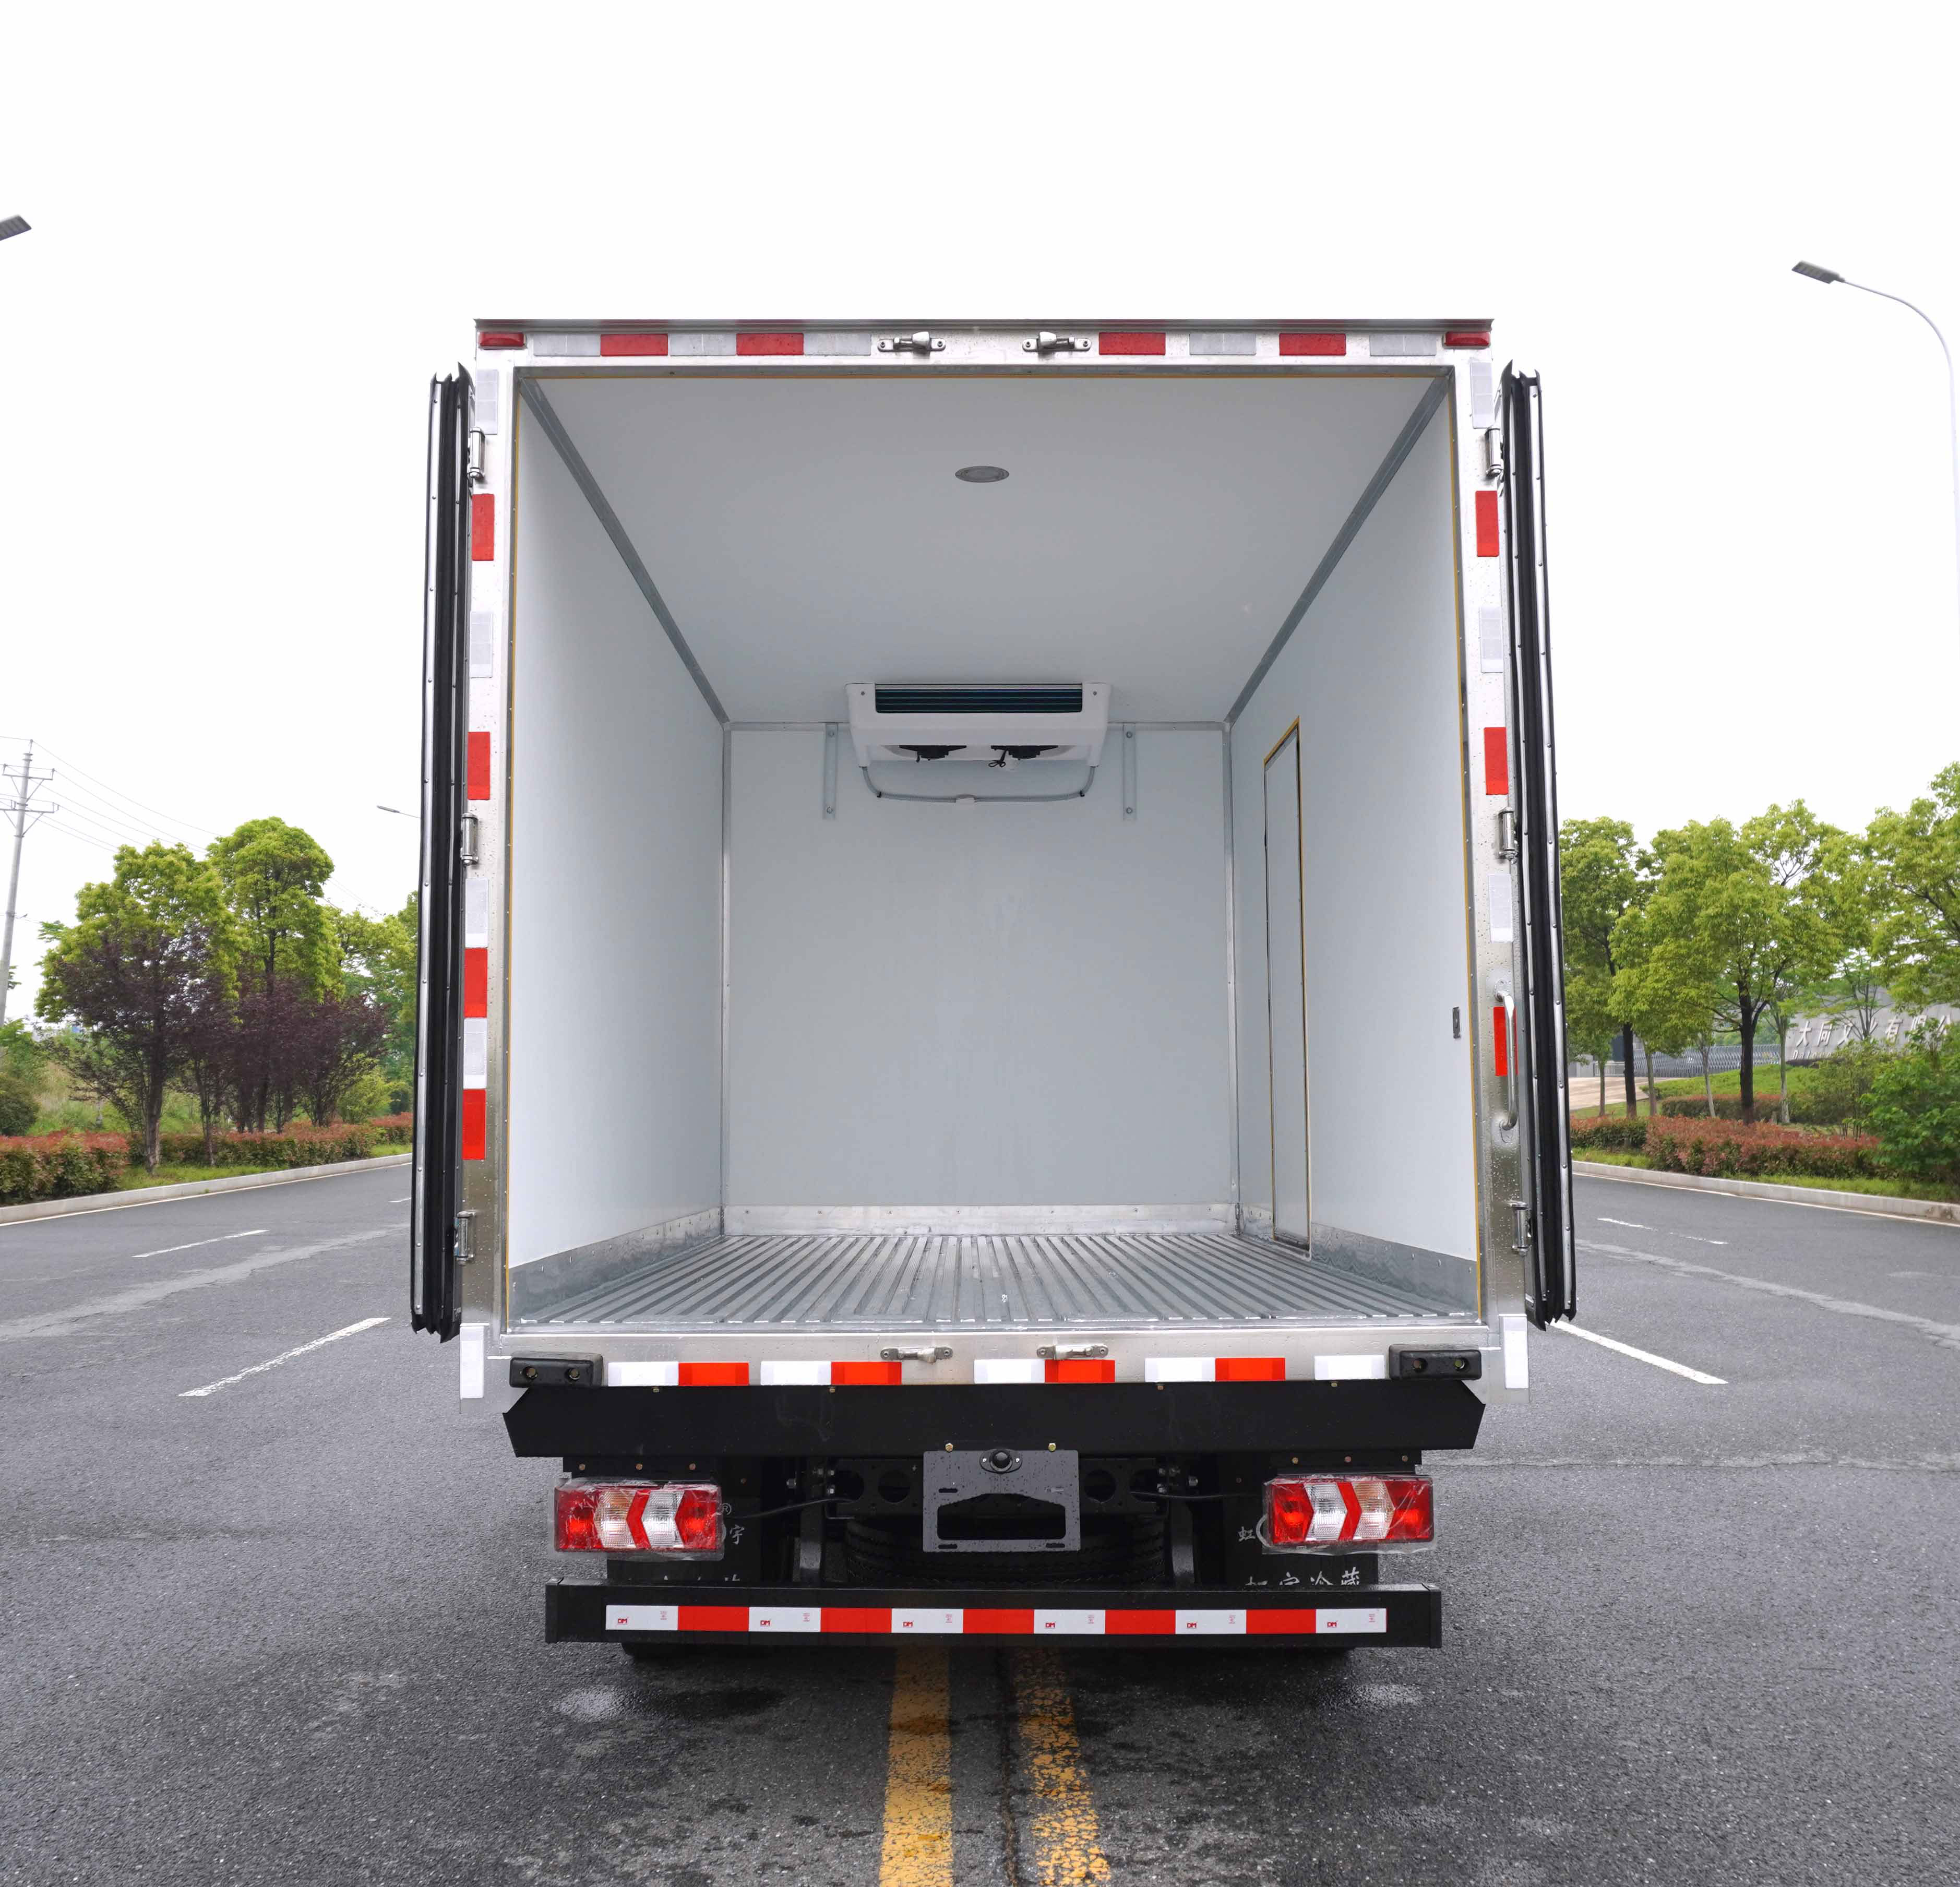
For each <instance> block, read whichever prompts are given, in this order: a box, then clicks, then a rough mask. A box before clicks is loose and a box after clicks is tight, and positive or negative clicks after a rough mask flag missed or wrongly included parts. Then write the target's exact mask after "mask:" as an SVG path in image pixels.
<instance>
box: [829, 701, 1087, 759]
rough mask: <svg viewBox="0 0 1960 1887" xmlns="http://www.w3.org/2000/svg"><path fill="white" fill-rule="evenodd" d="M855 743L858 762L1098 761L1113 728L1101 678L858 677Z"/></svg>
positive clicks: (853, 714) (853, 717)
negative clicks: (1021, 682)
mask: <svg viewBox="0 0 1960 1887" xmlns="http://www.w3.org/2000/svg"><path fill="white" fill-rule="evenodd" d="M845 695H847V696H848V698H849V702H850V705H851V745H852V746H853V747H854V749H856V753H857V758H858V765H860V766H861V767H870V766H874V765H875V766H878V767H880V768H881V769H882V768H884V767H886V766H887V765H893V764H902V765H909V766H914V767H917V768H919V769H920V770H921V772H924V771H927V770H928V769H930V768H950V767H959V768H966V767H969V766H984V767H986V768H990V769H991V770H993V771H994V772H1004V771H1006V770H1007V769H1009V768H1016V767H1023V766H1032V767H1041V768H1048V767H1058V766H1063V765H1065V766H1068V767H1069V768H1072V769H1074V771H1076V772H1080V769H1081V768H1083V766H1084V765H1087V766H1089V767H1090V768H1094V767H1096V766H1097V765H1100V764H1101V762H1102V759H1103V739H1104V737H1105V736H1106V735H1107V733H1109V685H1108V683H1104V682H1077V683H1070V684H1068V686H1055V685H1054V684H1052V683H1031V684H1029V685H1028V686H1008V687H998V686H975V687H947V686H930V685H918V686H915V685H912V684H909V683H885V682H878V683H873V682H854V683H851V686H849V687H848V688H847V689H845Z"/></svg>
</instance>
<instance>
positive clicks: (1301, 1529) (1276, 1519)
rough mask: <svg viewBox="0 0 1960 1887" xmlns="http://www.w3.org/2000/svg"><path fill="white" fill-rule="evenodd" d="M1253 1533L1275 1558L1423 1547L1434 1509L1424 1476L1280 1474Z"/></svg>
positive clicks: (1433, 1533) (1432, 1526)
mask: <svg viewBox="0 0 1960 1887" xmlns="http://www.w3.org/2000/svg"><path fill="white" fill-rule="evenodd" d="M1259 1532H1260V1537H1261V1538H1262V1540H1263V1541H1264V1542H1265V1545H1268V1547H1270V1548H1272V1549H1273V1550H1274V1551H1276V1552H1281V1553H1335V1552H1341V1551H1354V1550H1355V1549H1356V1548H1367V1549H1370V1550H1374V1549H1379V1548H1383V1547H1389V1548H1394V1547H1415V1546H1427V1545H1428V1544H1429V1543H1430V1542H1431V1541H1432V1540H1433V1539H1435V1538H1436V1504H1435V1500H1434V1498H1433V1494H1432V1491H1431V1488H1430V1478H1429V1476H1428V1475H1281V1476H1280V1477H1279V1478H1278V1480H1276V1481H1268V1482H1267V1483H1266V1517H1265V1525H1264V1526H1262V1527H1261V1529H1259Z"/></svg>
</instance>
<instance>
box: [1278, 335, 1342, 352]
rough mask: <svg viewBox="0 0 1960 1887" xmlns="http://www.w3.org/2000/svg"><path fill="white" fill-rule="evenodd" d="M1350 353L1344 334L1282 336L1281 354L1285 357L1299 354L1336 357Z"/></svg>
mask: <svg viewBox="0 0 1960 1887" xmlns="http://www.w3.org/2000/svg"><path fill="white" fill-rule="evenodd" d="M1280 352H1281V354H1282V355H1297V354H1324V355H1334V356H1337V357H1338V356H1340V355H1344V354H1345V353H1346V352H1348V337H1347V336H1346V335H1344V334H1282V335H1281V336H1280Z"/></svg>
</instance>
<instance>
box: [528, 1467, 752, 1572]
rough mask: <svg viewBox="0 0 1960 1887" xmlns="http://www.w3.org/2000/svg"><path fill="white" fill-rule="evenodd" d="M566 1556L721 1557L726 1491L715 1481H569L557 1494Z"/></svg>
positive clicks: (559, 1536) (558, 1529)
mask: <svg viewBox="0 0 1960 1887" xmlns="http://www.w3.org/2000/svg"><path fill="white" fill-rule="evenodd" d="M553 1519H554V1523H555V1524H554V1527H553V1532H554V1533H555V1537H556V1543H557V1546H558V1551H560V1552H561V1553H613V1554H621V1555H624V1554H629V1553H658V1554H662V1555H663V1556H664V1557H665V1558H669V1559H719V1558H721V1548H722V1534H721V1489H720V1488H718V1487H717V1486H716V1485H715V1484H714V1482H713V1481H563V1482H562V1483H560V1484H559V1485H558V1488H556V1489H555V1493H554V1499H553Z"/></svg>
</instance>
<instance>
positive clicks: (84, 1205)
mask: <svg viewBox="0 0 1960 1887" xmlns="http://www.w3.org/2000/svg"><path fill="white" fill-rule="evenodd" d="M412 1157H413V1156H412V1154H378V1155H376V1156H375V1157H372V1158H371V1159H368V1160H336V1161H334V1163H333V1164H332V1165H331V1166H281V1167H278V1168H276V1169H274V1170H273V1171H272V1172H271V1173H238V1174H236V1175H235V1176H233V1177H232V1178H231V1179H187V1180H186V1181H184V1182H183V1184H182V1185H174V1186H135V1187H132V1189H130V1190H129V1192H84V1193H83V1194H81V1195H80V1196H79V1197H78V1198H73V1199H35V1200H33V1201H30V1203H29V1204H26V1205H6V1206H0V1225H11V1224H17V1223H18V1222H19V1221H20V1220H23V1219H59V1218H61V1217H65V1215H66V1214H68V1213H71V1212H114V1211H117V1210H119V1208H122V1207H123V1206H128V1205H161V1204H162V1203H163V1202H164V1201H165V1200H166V1199H194V1198H196V1197H197V1195H199V1193H201V1192H250V1190H251V1189H253V1187H254V1186H283V1185H290V1184H291V1182H292V1181H294V1180H295V1179H339V1178H343V1177H345V1176H346V1175H347V1174H348V1173H371V1172H373V1171H374V1169H375V1168H376V1167H377V1166H406V1165H407V1164H408V1163H409V1160H411V1159H412Z"/></svg>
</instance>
